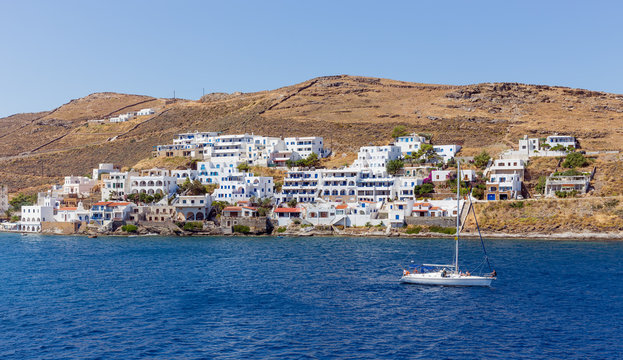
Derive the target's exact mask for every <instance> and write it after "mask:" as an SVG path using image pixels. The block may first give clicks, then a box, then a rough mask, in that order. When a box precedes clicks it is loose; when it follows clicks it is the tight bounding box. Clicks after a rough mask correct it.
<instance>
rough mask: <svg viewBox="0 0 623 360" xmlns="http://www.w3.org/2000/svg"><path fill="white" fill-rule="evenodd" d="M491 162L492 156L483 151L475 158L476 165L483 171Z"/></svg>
mask: <svg viewBox="0 0 623 360" xmlns="http://www.w3.org/2000/svg"><path fill="white" fill-rule="evenodd" d="M489 160H491V156H489V154H488V153H487V152H486V151H485V150H483V151H482V152H481V153H480V154H478V155H476V156H474V165H476V166H477V167H479V168H481V169H484V168H485V167H487V164H488V163H489Z"/></svg>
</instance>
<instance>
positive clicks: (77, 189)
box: [63, 176, 97, 196]
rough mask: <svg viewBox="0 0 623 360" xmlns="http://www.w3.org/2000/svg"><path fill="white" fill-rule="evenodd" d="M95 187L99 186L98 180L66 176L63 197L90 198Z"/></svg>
mask: <svg viewBox="0 0 623 360" xmlns="http://www.w3.org/2000/svg"><path fill="white" fill-rule="evenodd" d="M95 185H97V179H89V178H88V177H86V176H65V181H64V183H63V195H69V194H74V195H82V196H89V194H90V193H91V189H92V188H93V187H94V186H95Z"/></svg>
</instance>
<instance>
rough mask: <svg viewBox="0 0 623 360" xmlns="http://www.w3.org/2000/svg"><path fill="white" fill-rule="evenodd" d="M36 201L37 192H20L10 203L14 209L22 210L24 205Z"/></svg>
mask: <svg viewBox="0 0 623 360" xmlns="http://www.w3.org/2000/svg"><path fill="white" fill-rule="evenodd" d="M36 202H37V194H32V195H25V194H23V193H19V194H17V195H16V196H15V197H14V198H13V199H11V200H10V201H9V205H11V210H12V211H20V210H21V209H22V206H30V205H34V204H35V203H36Z"/></svg>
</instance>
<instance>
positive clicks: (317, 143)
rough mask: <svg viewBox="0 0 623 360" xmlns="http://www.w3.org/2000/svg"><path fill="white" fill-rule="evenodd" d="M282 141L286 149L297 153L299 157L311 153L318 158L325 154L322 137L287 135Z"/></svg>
mask: <svg viewBox="0 0 623 360" xmlns="http://www.w3.org/2000/svg"><path fill="white" fill-rule="evenodd" d="M283 141H284V142H285V145H286V148H287V149H288V151H291V152H293V153H297V154H298V155H299V156H300V157H301V158H306V157H308V156H309V155H311V154H312V153H315V154H316V155H318V157H319V158H322V157H325V156H326V155H325V149H324V145H323V139H322V137H319V136H308V137H287V138H284V139H283Z"/></svg>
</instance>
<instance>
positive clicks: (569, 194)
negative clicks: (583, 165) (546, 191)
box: [555, 190, 578, 199]
mask: <svg viewBox="0 0 623 360" xmlns="http://www.w3.org/2000/svg"><path fill="white" fill-rule="evenodd" d="M555 194H556V196H557V197H559V198H563V199H564V198H568V197H569V198H572V197H575V196H576V195H577V194H578V192H577V191H576V190H572V191H556V193H555Z"/></svg>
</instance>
